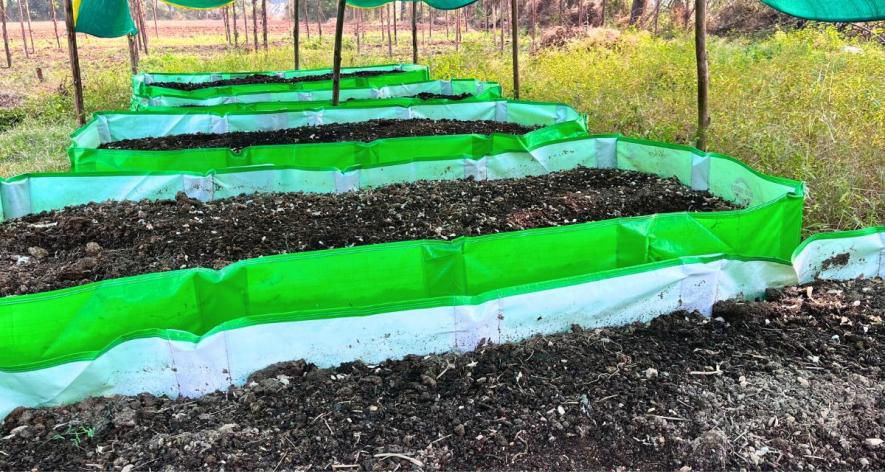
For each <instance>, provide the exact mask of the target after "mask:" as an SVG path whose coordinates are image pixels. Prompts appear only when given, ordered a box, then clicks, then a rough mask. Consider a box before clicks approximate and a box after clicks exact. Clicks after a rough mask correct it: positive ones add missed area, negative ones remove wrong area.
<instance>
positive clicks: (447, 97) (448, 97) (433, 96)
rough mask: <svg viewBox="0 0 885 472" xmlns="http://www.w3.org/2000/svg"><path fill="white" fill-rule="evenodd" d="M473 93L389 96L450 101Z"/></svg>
mask: <svg viewBox="0 0 885 472" xmlns="http://www.w3.org/2000/svg"><path fill="white" fill-rule="evenodd" d="M474 96H475V95H473V94H470V93H467V92H464V93H460V94H458V95H449V94H445V93H433V92H421V93H419V94H417V95H406V96H403V97H391V98H417V99H418V100H452V101H456V102H457V101H460V100H467V99H468V98H471V97H474ZM355 100H360V99H358V98H348V99H347V101H348V102H352V101H355Z"/></svg>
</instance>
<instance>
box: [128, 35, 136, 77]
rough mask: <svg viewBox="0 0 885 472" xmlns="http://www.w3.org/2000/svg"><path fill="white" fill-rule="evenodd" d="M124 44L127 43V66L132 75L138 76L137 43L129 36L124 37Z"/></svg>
mask: <svg viewBox="0 0 885 472" xmlns="http://www.w3.org/2000/svg"><path fill="white" fill-rule="evenodd" d="M126 42H128V43H129V64H130V69H131V70H132V75H135V74H138V41H136V39H135V36H134V35H131V34H127V35H126Z"/></svg>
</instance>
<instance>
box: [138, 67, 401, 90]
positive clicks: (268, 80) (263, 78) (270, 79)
mask: <svg viewBox="0 0 885 472" xmlns="http://www.w3.org/2000/svg"><path fill="white" fill-rule="evenodd" d="M403 72H404V71H402V70H363V71H357V72H347V73H342V74H341V78H342V79H345V78H349V77H377V76H379V75H394V74H402V73H403ZM323 80H332V73H331V72H330V73H328V74H319V75H308V76H303V77H290V78H286V77H280V76H277V75H264V74H254V75H248V76H246V77H237V78H234V79H222V80H213V81H212V82H198V83H182V82H154V83H151V84H148V85H150V86H152V87H162V88H168V89H174V90H183V91H185V92H191V91H194V90H200V89H205V88H212V87H225V86H229V85H255V84H297V83H299V82H320V81H323Z"/></svg>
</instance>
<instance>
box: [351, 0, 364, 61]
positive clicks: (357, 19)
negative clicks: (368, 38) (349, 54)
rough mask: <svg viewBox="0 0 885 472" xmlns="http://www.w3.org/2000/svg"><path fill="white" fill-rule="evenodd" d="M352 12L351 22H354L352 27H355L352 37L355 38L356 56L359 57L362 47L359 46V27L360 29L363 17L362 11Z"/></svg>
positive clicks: (355, 10)
mask: <svg viewBox="0 0 885 472" xmlns="http://www.w3.org/2000/svg"><path fill="white" fill-rule="evenodd" d="M352 11H353V20H354V21H353V22H354V25H355V26H356V27H355V28H354V29H353V36H354V38H356V55H357V56H359V55H360V49H361V46H362V45H361V44H360V27H362V24H361V21H362V18H363V15H362V10H360V9H354V10H352Z"/></svg>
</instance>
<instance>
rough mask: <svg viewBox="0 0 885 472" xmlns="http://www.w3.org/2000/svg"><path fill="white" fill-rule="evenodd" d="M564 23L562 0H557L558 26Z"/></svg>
mask: <svg viewBox="0 0 885 472" xmlns="http://www.w3.org/2000/svg"><path fill="white" fill-rule="evenodd" d="M564 24H565V14H564V12H563V4H562V0H559V26H563V25H564Z"/></svg>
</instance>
